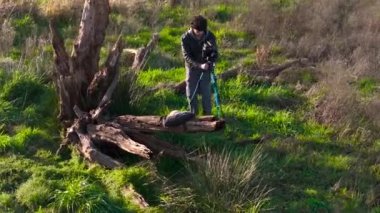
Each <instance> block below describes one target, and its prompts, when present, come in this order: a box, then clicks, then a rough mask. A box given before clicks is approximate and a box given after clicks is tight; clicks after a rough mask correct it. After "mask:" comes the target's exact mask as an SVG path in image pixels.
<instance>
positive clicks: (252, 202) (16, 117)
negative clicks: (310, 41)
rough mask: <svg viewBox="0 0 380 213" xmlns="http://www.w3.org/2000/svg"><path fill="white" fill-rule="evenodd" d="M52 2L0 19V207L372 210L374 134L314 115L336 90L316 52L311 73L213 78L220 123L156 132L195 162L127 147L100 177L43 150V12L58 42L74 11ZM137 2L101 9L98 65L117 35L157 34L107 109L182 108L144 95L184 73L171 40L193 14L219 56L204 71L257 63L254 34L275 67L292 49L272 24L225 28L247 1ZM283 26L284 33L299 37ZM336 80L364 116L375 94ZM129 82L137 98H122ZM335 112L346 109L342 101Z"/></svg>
mask: <svg viewBox="0 0 380 213" xmlns="http://www.w3.org/2000/svg"><path fill="white" fill-rule="evenodd" d="M52 2H53V1H35V2H34V5H35V7H36V8H37V9H36V10H37V12H36V11H33V10H26V11H21V12H15V13H10V14H9V16H7V18H2V19H0V21H1V22H0V23H2V25H1V26H2V28H1V30H2V33H3V35H4V36H3V38H1V40H0V56H1V57H0V212H264V211H269V212H380V207H379V204H380V188H379V181H380V163H379V159H378V156H379V152H380V139H378V135H376V132H377V131H376V130H378V126H377V124H376V122H373V121H372V120H370V118H371V114H366V115H367V116H361V117H360V118H359V120H357V123H356V124H357V125H358V126H359V127H360V128H359V127H358V128H356V126H355V125H352V126H349V127H347V126H344V125H343V123H344V122H343V120H336V123H335V124H337V125H335V124H334V123H328V122H323V121H321V120H320V119H318V118H319V117H318V116H314V114H317V112H319V111H318V110H319V109H320V108H318V107H319V106H321V105H318V103H320V102H319V101H320V100H322V99H323V98H324V97H330V96H328V94H330V93H332V94H335V93H333V92H337V91H338V89H331V87H329V85H332V84H334V85H338V86H339V85H340V84H339V81H338V80H336V82H333V83H331V81H332V80H335V79H336V78H334V77H331V76H332V74H331V72H330V73H327V74H326V72H327V71H329V70H333V71H334V72H333V73H335V72H336V73H338V71H339V69H338V65H336V66H333V67H332V65H335V64H338V63H335V62H334V63H333V62H332V61H331V60H329V59H324V58H322V56H321V58H320V60H319V61H318V60H314V61H315V63H316V67H314V68H293V69H289V70H287V71H285V72H284V73H283V74H281V75H280V76H279V77H278V79H276V81H275V83H273V84H270V83H267V82H263V81H256V80H254V79H252V78H249V77H247V76H244V75H240V76H238V77H237V78H234V79H231V80H228V81H225V82H221V81H220V82H219V86H220V95H221V99H222V110H223V113H224V117H225V119H226V127H225V129H224V130H222V131H218V132H213V133H195V134H177V133H176V134H174V133H161V134H159V135H158V137H160V138H161V139H164V140H166V141H169V142H171V143H173V144H178V145H180V146H182V147H184V148H186V149H187V150H189V152H193V151H197V152H199V153H202V154H204V155H206V156H207V158H206V159H205V161H201V162H190V161H189V162H186V161H179V160H175V159H171V158H165V157H162V158H159V159H153V160H151V161H144V160H142V159H139V158H138V157H135V156H132V155H128V154H126V155H124V156H120V159H121V160H122V161H123V162H124V163H125V164H126V165H127V167H126V168H122V169H117V170H111V171H110V170H106V169H104V168H102V167H100V166H98V165H94V164H89V163H88V162H86V161H85V160H83V158H82V157H80V155H79V154H78V152H77V151H76V150H75V149H74V148H70V149H69V150H65V151H64V152H63V153H61V154H60V155H56V154H55V152H56V151H57V149H58V147H59V144H60V142H61V140H62V127H61V126H60V124H59V122H58V120H57V119H56V116H57V114H58V97H57V95H56V92H55V88H54V85H53V82H52V70H53V67H54V66H53V63H54V61H53V49H52V46H51V44H50V43H49V30H48V19H49V17H51V16H53V15H54V16H56V18H57V21H58V22H57V23H58V26H59V30H60V32H61V34H62V35H63V36H64V37H65V38H66V46H67V48H69V47H70V48H71V45H72V44H73V41H74V38H75V35H76V32H77V30H78V21H79V17H78V14H80V11H79V12H78V11H75V10H73V11H70V10H69V11H66V10H65V9H67V4H70V3H69V2H68V1H62V5H60V7H58V6H57V5H54V4H53V3H52ZM73 2H76V1H73ZM213 2H214V1H213ZM242 2H245V3H246V1H242ZM254 2H257V1H254ZM296 2H297V1H289V0H288V1H277V0H273V1H271V4H269V6H266V7H264V9H265V10H269V9H268V8H271V10H270V11H272V10H273V11H281V13H280V14H290V13H291V12H290V11H292V10H295V9H294V8H296V5H297V3H296ZM20 4H21V3H20ZM73 4H74V3H73ZM144 4H145V5H142V6H141V5H140V6H139V4H137V3H136V5H135V8H134V9H133V10H132V9H122V8H121V9H120V8H119V7H117V6H114V7H113V10H112V13H111V16H110V25H109V27H108V31H107V37H106V41H105V45H104V47H103V48H102V54H101V57H102V59H101V61H104V60H105V57H106V55H107V52H108V49H109V48H110V47H111V45H112V43H113V42H114V41H115V39H116V38H117V36H118V33H119V32H123V38H124V40H125V41H126V46H127V48H137V47H140V46H142V45H145V44H146V43H147V42H148V41H149V39H150V37H151V35H152V33H154V32H158V33H159V35H160V41H159V44H158V47H157V48H156V49H155V50H154V52H153V53H152V54H151V56H150V57H149V60H148V63H147V65H146V67H145V68H144V70H143V71H142V72H141V74H139V76H138V77H137V79H136V81H135V82H134V83H133V85H130V84H129V85H128V81H127V80H125V79H122V80H121V82H120V83H119V86H118V88H117V91H116V92H115V95H118V98H117V99H115V101H114V102H113V103H112V106H111V108H110V109H111V111H110V112H109V114H110V115H119V114H134V115H146V114H149V115H152V114H154V115H166V114H168V113H169V112H170V111H172V110H175V109H177V110H186V109H187V102H186V98H185V97H184V96H181V95H178V94H175V93H174V92H173V91H170V90H166V89H162V90H160V91H157V92H154V93H147V92H145V91H147V90H148V89H149V88H151V87H154V86H156V85H157V84H165V83H177V82H180V81H182V80H183V79H184V78H185V69H184V64H183V60H182V55H181V51H180V50H181V49H180V38H181V35H182V33H184V32H185V31H186V30H187V28H188V22H189V18H190V17H191V15H192V14H197V13H201V14H204V15H205V16H206V17H208V18H209V28H210V29H211V30H212V31H213V32H214V33H215V35H216V37H217V42H218V45H219V50H220V56H221V57H220V59H219V61H218V63H217V66H216V73H222V72H224V71H225V70H227V69H229V68H232V67H235V66H237V65H243V66H245V67H247V68H248V67H255V66H257V64H258V57H257V55H256V54H257V52H256V48H257V47H259V46H260V45H264V44H265V45H266V44H268V43H266V40H265V39H263V37H261V36H264V35H265V36H266V37H265V38H266V39H272V40H273V42H272V43H271V45H267V46H268V48H269V51H270V55H269V58H267V60H268V63H270V64H281V63H283V62H285V61H286V60H288V59H291V58H293V57H294V56H295V55H294V54H291V53H289V52H287V51H290V50H289V49H286V48H287V47H288V46H287V45H289V44H284V43H281V42H278V40H276V39H278V38H276V36H277V32H275V33H274V34H273V37H268V36H269V35H267V34H265V33H263V32H252V30H251V29H250V28H249V27H241V26H240V25H237V22H238V21H239V18H241V16H242V15H244V14H245V13H247V12H249V6H248V5H249V4H248V3H246V4H240V7H241V8H239V7H236V5H233V4H234V3H233V1H225V3H213V4H211V3H210V4H209V5H205V6H204V7H201V8H196V9H194V8H189V7H186V6H183V5H182V6H181V5H180V6H177V7H168V6H165V5H160V6H159V7H158V6H155V3H154V1H147V2H145V3H144ZM79 5H80V4H79ZM53 6H54V7H53ZM267 7H268V8H267ZM363 7H364V6H363ZM57 8H58V9H57ZM69 8H70V7H69ZM273 11H272V12H273ZM77 13H78V14H77ZM147 14H150V15H147ZM258 15H260V13H258ZM257 19H258V18H257ZM257 21H260V19H258V20H257ZM262 24H265V23H264V22H263V23H262ZM263 26H264V27H263V29H264V28H265V27H266V25H263ZM268 29H271V28H270V27H268ZM289 33H294V34H293V35H292V36H294V37H296V36H297V33H299V32H296V31H294V32H289ZM286 36H289V37H290V35H286ZM284 37H285V35H284ZM7 39H8V40H7ZM331 48H332V47H331ZM342 48H343V47H342ZM300 52H301V51H300ZM299 54H300V55H299V56H303V55H302V54H301V53H299ZM305 54H306V53H305ZM296 56H298V55H296ZM310 57H311V56H310ZM339 67H342V70H344V69H346V67H345V66H343V65H341V66H339ZM347 69H351V67H349V68H347ZM358 69H359V68H358ZM316 70H317V71H316ZM121 72H122V73H123V75H127V74H128V69H127V67H121ZM326 76H327V77H326ZM326 78H327V79H328V80H330V81H327V80H326ZM326 82H327V83H326ZM329 83H331V84H329ZM349 85H350V90H349V91H354V92H353V93H352V94H348V95H349V97H357V100H358V101H359V104H358V105H355V107H351V108H352V109H353V110H357V111H356V112H358V113H359V112H362V111H361V110H364V111H365V110H370V108H369V106H372V105H371V103H372V102H373V101H374V100H376V99H377V98H378V97H379V93H380V92H379V90H378V88H379V85H380V81H379V80H378V78H377V76H369V75H368V76H359V77H358V78H357V79H356V80H355V81H350V84H349ZM131 87H134V88H135V89H136V88H137V89H136V90H135V91H139V92H137V93H133V94H130V93H129V91H130V88H131ZM300 87H301V88H302V89H299V88H300ZM345 91H347V90H345ZM353 94H355V95H353ZM331 97H337V98H336V99H326V100H330V102H327V104H328V103H331V102H333V101H338V100H340V99H339V97H340V96H331ZM323 103H326V102H323ZM343 103H348V102H343ZM350 103H351V102H350ZM322 106H324V105H323V104H322ZM350 106H351V105H350ZM356 106H358V107H359V106H365V107H367V106H368V107H367V108H365V107H363V108H356ZM338 109H339V108H338ZM341 112H342V113H345V114H347V115H348V114H349V113H353V115H354V114H355V112H350V111H347V110H346V109H343V108H342V111H341ZM365 112H366V111H365ZM213 113H214V114H216V110H215V109H213ZM339 113H340V111H339V110H337V114H339ZM322 114H323V113H322ZM323 115H324V116H327V115H326V113H325V114H323ZM350 115H351V114H350ZM360 115H362V114H360ZM376 116H377V115H376V114H373V115H372V117H373V118H375V117H376ZM322 117H323V116H322ZM355 118H356V117H355ZM338 124H342V125H338ZM344 124H345V123H344ZM371 128H372V129H371ZM262 137H265V138H266V140H264V141H263V142H262V143H249V141H257V140H258V139H260V138H262ZM247 141H248V142H247ZM245 142H247V143H245ZM128 187H132V188H133V189H135V190H136V191H137V192H138V193H140V194H141V195H142V196H143V197H144V198H145V199H146V200H147V202H148V203H149V204H150V207H149V208H147V209H140V208H139V207H138V206H136V205H135V204H134V203H133V202H132V199H131V196H130V195H129V194H128V193H126V192H125V189H126V188H128Z"/></svg>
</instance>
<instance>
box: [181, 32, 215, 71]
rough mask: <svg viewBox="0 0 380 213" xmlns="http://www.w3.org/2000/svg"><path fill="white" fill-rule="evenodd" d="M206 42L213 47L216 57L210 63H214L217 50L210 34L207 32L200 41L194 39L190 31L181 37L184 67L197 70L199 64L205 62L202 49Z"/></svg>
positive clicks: (213, 36) (212, 35)
mask: <svg viewBox="0 0 380 213" xmlns="http://www.w3.org/2000/svg"><path fill="white" fill-rule="evenodd" d="M206 41H208V42H210V43H211V44H212V45H213V46H214V47H215V51H216V57H215V59H214V61H211V62H215V61H216V59H217V57H218V51H217V50H218V48H217V46H216V39H215V35H214V34H213V33H212V32H210V31H207V32H206V34H205V35H204V37H203V39H201V40H198V39H197V38H196V37H195V35H194V34H193V32H192V30H191V29H190V30H188V31H187V32H186V33H184V34H183V35H182V54H183V57H184V59H185V65H186V67H188V68H193V67H196V68H198V67H199V66H200V65H201V64H203V63H206V62H207V61H205V60H204V59H203V58H202V48H203V44H204V43H205V42H206Z"/></svg>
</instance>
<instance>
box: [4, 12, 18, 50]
mask: <svg viewBox="0 0 380 213" xmlns="http://www.w3.org/2000/svg"><path fill="white" fill-rule="evenodd" d="M0 35H1V37H0V55H3V54H6V53H7V52H8V51H9V50H10V49H11V47H12V45H13V40H14V38H15V35H16V32H15V30H14V28H13V27H12V25H11V23H10V21H9V20H8V19H6V20H4V22H3V24H2V25H1V29H0Z"/></svg>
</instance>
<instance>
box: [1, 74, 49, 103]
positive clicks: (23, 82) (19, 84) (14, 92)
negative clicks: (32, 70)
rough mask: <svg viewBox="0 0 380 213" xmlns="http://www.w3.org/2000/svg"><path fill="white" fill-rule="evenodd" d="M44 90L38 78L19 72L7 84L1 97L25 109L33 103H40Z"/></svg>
mask: <svg viewBox="0 0 380 213" xmlns="http://www.w3.org/2000/svg"><path fill="white" fill-rule="evenodd" d="M44 90H45V86H44V85H43V84H42V83H41V82H40V80H39V79H38V78H37V77H35V76H33V75H31V74H25V73H21V72H17V73H16V74H13V76H12V79H10V80H9V81H7V82H6V84H5V85H4V87H3V93H2V94H1V96H0V97H1V98H3V99H4V100H6V101H11V102H12V103H13V104H14V105H15V106H16V107H21V108H25V107H27V106H29V105H31V104H32V103H39V101H40V97H41V95H42V94H43V93H44Z"/></svg>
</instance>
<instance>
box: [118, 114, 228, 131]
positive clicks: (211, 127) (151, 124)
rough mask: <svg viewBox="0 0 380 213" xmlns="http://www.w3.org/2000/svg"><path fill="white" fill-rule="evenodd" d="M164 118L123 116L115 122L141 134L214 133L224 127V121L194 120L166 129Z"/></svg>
mask: <svg viewBox="0 0 380 213" xmlns="http://www.w3.org/2000/svg"><path fill="white" fill-rule="evenodd" d="M163 119H164V117H162V116H133V115H122V116H119V117H116V118H115V120H114V121H115V122H116V123H118V124H120V125H121V126H123V128H126V129H132V130H137V131H141V132H213V131H217V130H219V129H221V128H223V127H224V120H214V121H203V120H198V119H194V120H191V121H188V122H186V123H185V124H183V125H180V126H177V127H164V126H163V124H162V122H163Z"/></svg>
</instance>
